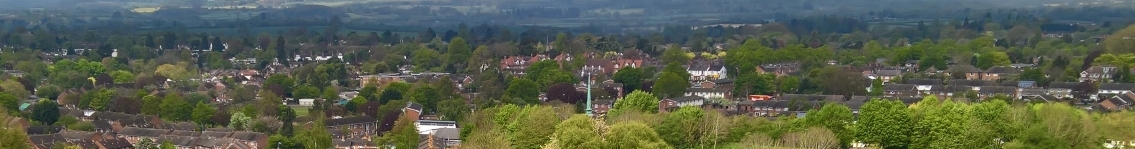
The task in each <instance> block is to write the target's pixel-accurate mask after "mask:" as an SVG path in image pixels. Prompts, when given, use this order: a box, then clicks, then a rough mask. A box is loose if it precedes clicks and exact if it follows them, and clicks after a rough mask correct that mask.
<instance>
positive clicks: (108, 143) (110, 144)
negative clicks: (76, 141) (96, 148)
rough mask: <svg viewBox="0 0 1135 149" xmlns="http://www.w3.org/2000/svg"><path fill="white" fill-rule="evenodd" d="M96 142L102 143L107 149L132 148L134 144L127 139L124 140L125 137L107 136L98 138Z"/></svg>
mask: <svg viewBox="0 0 1135 149" xmlns="http://www.w3.org/2000/svg"><path fill="white" fill-rule="evenodd" d="M97 142H98V143H99V144H102V145H103V147H106V148H108V149H129V148H134V145H131V144H130V142H129V141H126V138H108V139H103V140H99V141H97Z"/></svg>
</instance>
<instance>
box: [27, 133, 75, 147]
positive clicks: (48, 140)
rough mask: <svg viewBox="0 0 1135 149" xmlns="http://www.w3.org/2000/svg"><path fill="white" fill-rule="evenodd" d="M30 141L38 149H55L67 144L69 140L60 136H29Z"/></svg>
mask: <svg viewBox="0 0 1135 149" xmlns="http://www.w3.org/2000/svg"><path fill="white" fill-rule="evenodd" d="M28 141H29V143H31V145H32V147H34V148H36V149H52V148H55V145H61V144H66V143H67V140H66V139H64V138H63V136H62V135H59V134H35V135H28Z"/></svg>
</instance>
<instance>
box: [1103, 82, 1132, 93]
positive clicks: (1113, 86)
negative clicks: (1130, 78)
mask: <svg viewBox="0 0 1135 149" xmlns="http://www.w3.org/2000/svg"><path fill="white" fill-rule="evenodd" d="M1132 89H1135V84H1133V83H1103V84H1100V89H1099V93H1100V94H1124V93H1127V92H1131V90H1132Z"/></svg>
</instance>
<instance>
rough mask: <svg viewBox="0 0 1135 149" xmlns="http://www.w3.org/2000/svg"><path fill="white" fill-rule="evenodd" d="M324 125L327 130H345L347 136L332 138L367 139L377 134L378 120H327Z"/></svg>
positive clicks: (353, 118)
mask: <svg viewBox="0 0 1135 149" xmlns="http://www.w3.org/2000/svg"><path fill="white" fill-rule="evenodd" d="M325 123H326V124H325V127H327V130H347V131H346V132H348V133H347V134H342V136H332V137H334V138H339V139H346V138H369V137H370V136H374V135H376V134H377V132H378V119H375V118H373V117H369V116H356V117H347V118H339V119H327V120H325Z"/></svg>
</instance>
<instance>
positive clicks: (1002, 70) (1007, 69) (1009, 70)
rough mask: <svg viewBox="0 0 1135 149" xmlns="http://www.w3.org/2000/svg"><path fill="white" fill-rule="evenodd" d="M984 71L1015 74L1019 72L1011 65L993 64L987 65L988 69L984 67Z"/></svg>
mask: <svg viewBox="0 0 1135 149" xmlns="http://www.w3.org/2000/svg"><path fill="white" fill-rule="evenodd" d="M985 73H996V74H1017V73H1020V72H1019V71H1017V69H1015V68H1013V67H1008V66H994V67H989V69H986V70H985Z"/></svg>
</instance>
